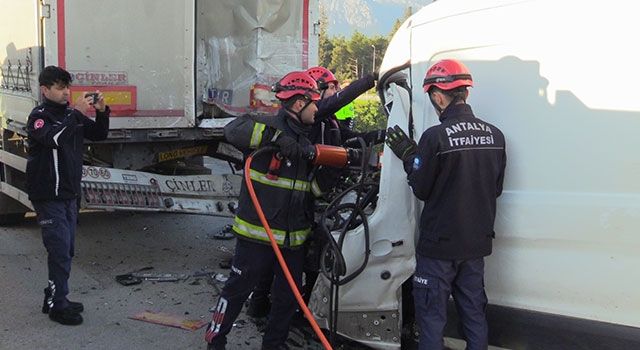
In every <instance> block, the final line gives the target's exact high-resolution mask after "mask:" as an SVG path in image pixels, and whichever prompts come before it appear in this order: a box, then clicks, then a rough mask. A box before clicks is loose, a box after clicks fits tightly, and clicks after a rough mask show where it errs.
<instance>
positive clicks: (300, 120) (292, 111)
mask: <svg viewBox="0 0 640 350" xmlns="http://www.w3.org/2000/svg"><path fill="white" fill-rule="evenodd" d="M312 102H313V101H312V100H308V101H307V103H306V104H305V105H304V107H302V109H300V111H298V112H296V111H294V110H292V109H291V108H286V110H287V111H289V112H291V113H293V114H294V115H295V116H296V118H298V121H299V122H300V124H304V122H303V121H302V112H303V111H304V110H305V109H306V108H307V107H309V105H310V104H311V103H312Z"/></svg>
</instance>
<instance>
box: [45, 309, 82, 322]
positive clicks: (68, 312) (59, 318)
mask: <svg viewBox="0 0 640 350" xmlns="http://www.w3.org/2000/svg"><path fill="white" fill-rule="evenodd" d="M49 318H50V319H51V320H52V321H56V322H58V323H60V324H64V325H67V326H76V325H79V324H81V323H82V315H80V313H78V312H74V311H73V310H72V309H71V307H70V306H67V307H66V308H64V309H62V310H57V309H51V310H49Z"/></svg>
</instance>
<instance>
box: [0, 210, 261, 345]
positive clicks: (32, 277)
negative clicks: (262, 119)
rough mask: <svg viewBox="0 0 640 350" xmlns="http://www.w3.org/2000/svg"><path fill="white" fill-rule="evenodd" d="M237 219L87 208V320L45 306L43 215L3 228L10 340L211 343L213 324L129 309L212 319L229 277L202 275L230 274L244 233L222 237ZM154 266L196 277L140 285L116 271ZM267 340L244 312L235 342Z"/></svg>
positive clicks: (73, 286)
mask: <svg viewBox="0 0 640 350" xmlns="http://www.w3.org/2000/svg"><path fill="white" fill-rule="evenodd" d="M228 223H231V219H229V218H219V217H210V216H199V215H180V214H162V213H160V214H158V213H144V214H141V213H137V214H133V213H128V212H101V211H98V212H83V213H81V215H80V224H79V226H78V232H77V238H76V256H75V258H74V260H73V265H72V270H71V278H70V294H69V299H71V300H73V301H79V302H82V303H83V304H84V306H85V311H84V313H83V317H84V323H83V324H82V325H79V326H63V325H60V324H58V323H56V322H53V321H51V320H49V318H48V317H47V315H45V314H43V313H42V312H41V306H42V299H43V288H44V287H45V286H46V281H47V270H46V259H47V257H46V251H45V248H44V246H43V244H42V241H41V238H40V230H39V228H38V225H37V223H36V221H35V217H34V216H33V214H30V215H28V216H27V218H26V219H25V220H24V222H22V223H20V224H18V225H14V226H11V227H0V279H1V281H2V287H1V288H0V313H1V316H0V326H1V327H0V349H206V343H205V340H204V332H205V328H206V326H205V327H202V328H200V329H198V330H184V329H181V328H175V327H169V326H164V325H158V324H153V323H149V322H143V321H139V320H134V319H131V318H129V316H132V315H135V314H137V313H140V312H143V311H145V310H149V311H153V312H157V313H166V314H171V315H175V316H179V317H184V318H187V319H194V320H202V321H205V322H208V321H209V320H210V319H211V313H210V312H209V308H210V307H211V306H212V305H214V304H215V302H216V300H217V297H216V296H217V290H216V287H217V288H222V286H223V285H224V283H223V282H220V281H216V280H215V279H210V278H209V277H208V276H200V277H194V275H195V274H197V273H199V272H215V273H218V274H222V275H220V276H221V277H225V276H228V272H229V270H226V269H222V268H221V267H220V266H219V263H220V262H221V261H222V260H224V259H225V258H227V257H228V256H229V253H226V252H225V251H223V250H230V251H232V250H233V247H234V244H235V239H232V240H216V239H213V234H214V233H215V232H217V231H219V230H221V229H222V228H223V227H224V225H225V224H228ZM220 247H222V248H220ZM144 267H153V269H151V270H146V271H144V272H145V273H154V274H188V275H189V276H190V277H189V278H188V279H187V280H185V281H179V282H158V281H149V280H145V281H143V282H142V283H140V284H137V285H132V286H123V285H121V284H119V283H117V282H116V280H115V276H116V275H119V274H125V273H129V272H132V271H135V270H138V269H141V268H144ZM208 280H211V282H209V281H208ZM211 283H214V284H215V286H214V285H212V284H211ZM260 343H261V339H260V334H259V332H257V331H256V329H255V325H254V324H253V323H252V322H251V321H249V320H248V319H247V318H246V317H245V316H244V315H243V314H241V315H240V317H239V318H238V320H237V322H236V327H235V329H234V330H233V331H232V333H231V335H230V337H229V349H259V348H260Z"/></svg>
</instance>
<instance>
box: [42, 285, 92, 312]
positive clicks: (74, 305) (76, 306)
mask: <svg viewBox="0 0 640 350" xmlns="http://www.w3.org/2000/svg"><path fill="white" fill-rule="evenodd" d="M50 303H53V301H52V300H51V288H49V287H47V288H45V289H44V301H43V302H42V313H43V314H48V313H49V309H50V308H51V305H50ZM67 303H68V304H69V306H68V307H69V308H71V310H73V312H75V313H81V312H82V311H84V305H82V303H78V302H75V301H70V300H69V299H67Z"/></svg>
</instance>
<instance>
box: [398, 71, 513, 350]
mask: <svg viewBox="0 0 640 350" xmlns="http://www.w3.org/2000/svg"><path fill="white" fill-rule="evenodd" d="M423 86H424V92H425V93H426V94H427V98H428V99H429V100H430V101H431V103H432V105H433V107H434V109H435V110H436V113H437V114H438V116H439V119H440V124H439V125H436V126H432V127H431V128H429V129H427V130H426V131H425V132H424V133H423V134H422V136H421V137H420V141H419V143H418V144H417V145H416V143H415V141H413V140H412V139H410V138H409V137H407V135H406V134H405V133H404V132H403V131H402V129H401V128H400V127H399V126H397V125H396V126H395V127H394V128H389V129H388V130H387V145H388V146H389V148H391V150H392V151H393V153H394V154H395V155H397V156H398V157H399V158H400V159H401V160H402V162H403V165H404V170H405V172H406V173H407V179H408V182H409V186H410V187H411V189H412V191H413V193H414V195H415V196H416V197H417V198H418V199H420V200H422V201H424V208H423V210H422V215H421V217H420V236H419V239H418V243H417V245H416V270H415V274H414V277H413V296H414V302H415V317H416V319H417V321H418V326H419V328H420V349H443V348H444V340H443V330H444V326H445V324H446V321H447V302H448V300H449V296H450V295H452V296H453V299H454V302H455V305H456V308H457V311H458V315H459V317H460V321H461V324H462V327H461V329H462V333H463V334H462V335H463V338H464V340H466V342H467V349H487V347H488V325H487V320H486V316H485V309H486V306H487V296H486V294H485V290H484V257H485V256H488V255H489V254H491V248H492V240H493V238H494V235H495V234H494V231H493V225H494V219H495V215H496V198H497V197H498V196H499V195H500V194H501V193H502V184H503V179H504V170H505V165H506V153H505V139H504V136H503V134H502V132H501V131H500V130H499V129H498V128H497V127H495V126H494V125H492V124H489V123H487V122H485V121H483V120H480V119H478V118H476V117H475V116H474V114H473V111H472V110H471V107H470V106H469V105H468V104H467V103H466V100H467V97H468V96H469V91H468V90H467V88H468V87H473V81H472V78H471V74H470V73H469V71H468V70H467V68H466V67H465V66H464V65H463V64H462V63H461V62H458V61H455V60H442V61H439V62H437V63H435V64H434V65H433V66H431V68H429V70H428V71H427V74H426V76H425V79H424V84H423Z"/></svg>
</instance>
